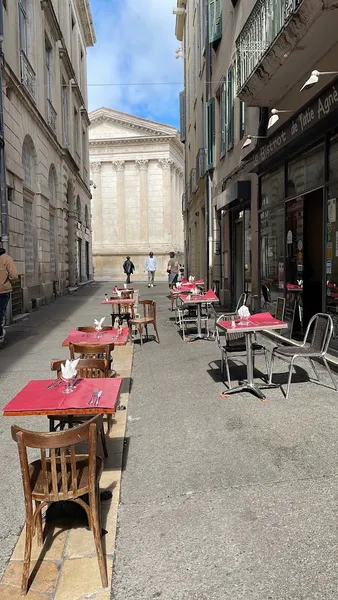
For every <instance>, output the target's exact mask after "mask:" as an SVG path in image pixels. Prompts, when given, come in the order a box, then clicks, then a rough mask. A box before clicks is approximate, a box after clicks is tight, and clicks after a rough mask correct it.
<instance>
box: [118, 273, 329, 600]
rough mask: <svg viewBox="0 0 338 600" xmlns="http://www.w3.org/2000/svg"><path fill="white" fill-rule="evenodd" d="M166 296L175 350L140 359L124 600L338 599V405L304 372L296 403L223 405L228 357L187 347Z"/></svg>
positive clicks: (125, 516)
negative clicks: (223, 364) (222, 366)
mask: <svg viewBox="0 0 338 600" xmlns="http://www.w3.org/2000/svg"><path fill="white" fill-rule="evenodd" d="M165 291H166V290H165V287H164V285H163V286H160V285H159V286H157V287H156V288H155V289H154V290H152V291H151V292H152V293H151V296H153V297H154V298H155V299H156V300H157V302H158V318H159V325H160V337H161V344H160V345H157V344H156V343H155V342H153V341H151V342H149V343H147V344H145V345H144V346H143V349H142V350H141V349H140V347H139V346H138V345H137V344H135V349H134V363H133V364H134V366H133V385H132V391H131V397H130V402H129V421H128V428H127V437H128V441H129V452H128V457H127V465H126V470H125V471H124V474H123V478H122V496H121V504H120V508H119V527H118V536H117V547H116V558H115V565H114V574H113V586H112V598H113V599H114V600H126V599H128V600H132V599H135V600H136V599H137V600H150V599H153V598H160V599H161V600H194V599H196V600H197V599H198V600H215V599H222V600H225V599H228V598H229V600H230V599H231V600H239V599H243V600H256V599H257V600H268V599H273V600H286V599H287V600H289V599H290V600H305V599H306V600H314V599H317V598H320V599H321V600H324V599H325V600H326V599H329V598H330V599H331V598H332V599H333V598H336V597H337V589H338V570H337V566H336V563H337V543H338V530H337V510H338V503H337V500H338V492H337V483H338V469H337V464H338V463H337V459H338V437H337V423H338V395H337V394H336V393H335V392H333V391H331V390H328V389H326V388H324V387H319V386H316V385H315V384H312V383H310V382H308V381H306V379H307V372H306V369H307V364H306V363H304V364H303V363H301V362H300V363H299V367H298V368H297V374H296V376H295V379H294V381H295V383H293V385H292V392H291V395H290V399H289V400H288V401H287V400H285V398H284V397H283V395H282V394H281V391H280V389H275V390H270V391H269V393H268V402H264V403H263V402H261V401H260V400H258V399H257V398H255V397H253V396H252V395H250V394H248V393H245V394H240V395H233V396H231V397H229V398H227V399H221V398H220V392H221V391H222V390H224V385H223V383H222V381H221V378H220V375H219V369H218V366H219V362H218V361H219V355H218V351H217V350H218V349H217V346H216V344H215V343H213V342H209V341H197V342H194V343H192V344H186V343H184V342H183V341H182V340H181V338H180V336H179V334H178V332H177V330H176V328H175V326H174V325H173V323H172V322H171V320H170V319H171V316H172V315H171V313H170V312H169V311H168V300H167V298H166V295H165ZM143 297H144V296H143ZM267 343H268V344H271V342H267ZM214 361H216V363H215V362H214ZM263 365H264V362H263V359H262V360H257V366H258V367H259V368H262V370H263V368H264V367H263ZM276 366H277V369H278V368H279V369H280V374H279V381H280V382H282V381H284V382H286V374H285V373H284V371H285V364H283V363H281V362H277V365H276ZM232 373H233V377H234V379H238V378H241V377H243V376H244V373H245V371H244V372H243V368H241V367H238V368H234V369H232ZM321 373H323V371H321ZM324 377H325V378H326V376H324ZM325 380H326V381H327V382H328V378H326V379H325Z"/></svg>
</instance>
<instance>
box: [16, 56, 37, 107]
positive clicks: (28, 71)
mask: <svg viewBox="0 0 338 600" xmlns="http://www.w3.org/2000/svg"><path fill="white" fill-rule="evenodd" d="M20 76H21V83H22V84H23V85H24V86H25V88H26V90H27V91H28V92H29V94H30V95H31V97H32V98H33V100H34V101H36V75H35V71H34V69H33V67H32V65H31V64H30V62H29V60H28V58H27V56H26V54H25V53H24V51H23V50H21V51H20Z"/></svg>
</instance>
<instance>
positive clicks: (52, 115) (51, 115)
mask: <svg viewBox="0 0 338 600" xmlns="http://www.w3.org/2000/svg"><path fill="white" fill-rule="evenodd" d="M56 117H57V112H56V110H55V108H54V106H53V104H52V102H51V101H50V100H49V98H47V123H48V125H49V127H51V128H52V129H53V131H54V133H56Z"/></svg>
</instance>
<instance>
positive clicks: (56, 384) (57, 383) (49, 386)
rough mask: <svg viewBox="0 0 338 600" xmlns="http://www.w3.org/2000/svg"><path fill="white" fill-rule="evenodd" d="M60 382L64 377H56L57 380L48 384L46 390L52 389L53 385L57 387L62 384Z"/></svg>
mask: <svg viewBox="0 0 338 600" xmlns="http://www.w3.org/2000/svg"><path fill="white" fill-rule="evenodd" d="M60 383H62V379H55V381H53V382H52V383H50V384H49V385H47V387H46V390H50V389H51V388H53V387H57V386H58V385H60Z"/></svg>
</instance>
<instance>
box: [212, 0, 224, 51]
mask: <svg viewBox="0 0 338 600" xmlns="http://www.w3.org/2000/svg"><path fill="white" fill-rule="evenodd" d="M222 3H223V0H209V42H210V43H211V44H212V43H213V42H215V41H216V40H219V39H220V38H221V37H222Z"/></svg>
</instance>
